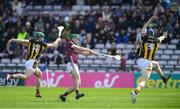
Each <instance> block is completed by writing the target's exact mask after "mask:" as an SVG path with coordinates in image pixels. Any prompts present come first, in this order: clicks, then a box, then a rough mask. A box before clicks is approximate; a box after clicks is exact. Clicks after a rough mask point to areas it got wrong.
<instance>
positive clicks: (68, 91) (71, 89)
mask: <svg viewBox="0 0 180 109" xmlns="http://www.w3.org/2000/svg"><path fill="white" fill-rule="evenodd" d="M71 78H72V79H73V87H71V88H69V89H68V90H67V91H65V92H64V94H62V95H60V96H59V98H60V99H61V101H62V102H65V101H66V97H67V96H68V95H69V94H71V93H72V92H74V91H75V90H74V80H75V77H74V75H73V74H72V73H71Z"/></svg>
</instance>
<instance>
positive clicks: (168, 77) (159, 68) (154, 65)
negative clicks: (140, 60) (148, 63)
mask: <svg viewBox="0 0 180 109" xmlns="http://www.w3.org/2000/svg"><path fill="white" fill-rule="evenodd" d="M152 64H153V68H154V70H155V71H156V72H157V73H158V74H159V75H160V77H161V79H162V80H163V82H164V83H167V81H168V80H169V79H170V77H171V73H170V74H169V75H168V76H165V75H164V73H163V71H162V70H161V67H160V65H159V63H158V62H157V61H152Z"/></svg>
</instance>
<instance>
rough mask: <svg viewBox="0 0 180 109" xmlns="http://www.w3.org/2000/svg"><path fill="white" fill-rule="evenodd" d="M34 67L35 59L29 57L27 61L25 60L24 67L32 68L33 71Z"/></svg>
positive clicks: (35, 65) (35, 64)
mask: <svg viewBox="0 0 180 109" xmlns="http://www.w3.org/2000/svg"><path fill="white" fill-rule="evenodd" d="M36 67H37V62H36V60H34V59H30V60H27V61H26V62H25V68H26V69H30V70H32V71H33V72H35V69H36Z"/></svg>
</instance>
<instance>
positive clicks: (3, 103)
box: [0, 87, 180, 109]
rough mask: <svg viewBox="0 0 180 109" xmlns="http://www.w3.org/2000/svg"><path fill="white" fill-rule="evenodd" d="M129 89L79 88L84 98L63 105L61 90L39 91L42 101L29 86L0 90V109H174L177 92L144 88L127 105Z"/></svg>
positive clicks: (179, 99) (177, 103) (179, 103)
mask: <svg viewBox="0 0 180 109" xmlns="http://www.w3.org/2000/svg"><path fill="white" fill-rule="evenodd" d="M131 90H132V89H95V88H85V89H81V91H82V92H84V93H85V94H86V95H85V97H84V98H82V99H80V100H75V99H74V96H75V94H74V93H73V94H72V95H70V96H69V97H68V98H67V102H65V103H64V102H60V101H58V96H59V94H62V93H63V92H64V91H65V88H42V89H41V94H42V96H43V98H35V97H34V94H35V89H34V88H33V87H0V108H57V107H59V108H76V109H77V108H178V107H180V89H144V90H143V91H142V92H141V93H139V95H138V98H137V103H136V104H131V102H130V92H131Z"/></svg>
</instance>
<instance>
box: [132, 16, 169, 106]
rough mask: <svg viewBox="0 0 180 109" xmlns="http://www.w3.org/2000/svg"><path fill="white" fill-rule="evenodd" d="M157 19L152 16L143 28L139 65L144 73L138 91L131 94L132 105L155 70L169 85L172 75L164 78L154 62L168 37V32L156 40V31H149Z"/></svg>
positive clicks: (157, 64)
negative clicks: (161, 44)
mask: <svg viewBox="0 0 180 109" xmlns="http://www.w3.org/2000/svg"><path fill="white" fill-rule="evenodd" d="M156 19H157V16H152V17H151V18H150V19H149V20H148V21H147V23H146V24H145V25H144V26H143V29H142V31H141V39H142V41H141V46H140V49H139V53H140V54H139V59H138V60H137V64H138V67H139V68H140V70H141V72H142V75H141V81H140V82H139V84H138V85H137V87H136V89H135V90H134V91H133V92H132V93H131V102H132V103H135V102H136V95H137V94H138V93H139V91H141V90H142V88H144V87H145V85H146V82H147V81H148V79H149V77H150V75H151V72H152V69H153V68H154V69H155V70H156V72H157V73H158V74H159V75H160V76H161V78H162V80H163V82H164V83H167V81H168V79H169V78H170V77H171V75H169V76H164V74H163V72H162V70H161V68H160V66H159V63H158V62H157V61H154V60H153V58H154V56H155V53H156V51H157V50H158V47H159V45H160V43H161V42H162V41H163V40H164V39H165V38H166V37H167V32H164V33H163V35H162V36H160V37H159V38H156V37H154V36H155V35H154V30H153V29H147V28H148V26H149V24H150V23H151V22H152V21H153V20H156Z"/></svg>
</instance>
